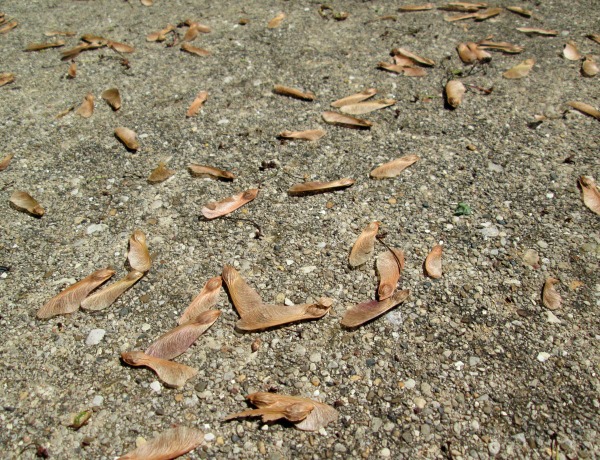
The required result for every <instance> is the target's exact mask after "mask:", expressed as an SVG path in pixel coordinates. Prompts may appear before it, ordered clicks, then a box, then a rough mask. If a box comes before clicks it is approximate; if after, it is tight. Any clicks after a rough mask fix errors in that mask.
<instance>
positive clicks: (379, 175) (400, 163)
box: [370, 155, 420, 179]
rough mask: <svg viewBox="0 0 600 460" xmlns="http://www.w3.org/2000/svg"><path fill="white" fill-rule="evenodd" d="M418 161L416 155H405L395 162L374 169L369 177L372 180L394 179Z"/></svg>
mask: <svg viewBox="0 0 600 460" xmlns="http://www.w3.org/2000/svg"><path fill="white" fill-rule="evenodd" d="M419 159H420V158H419V157H418V156H417V155H406V156H403V157H401V158H396V159H395V160H392V161H390V162H388V163H385V164H382V165H381V166H378V167H377V168H375V169H374V170H373V171H371V173H370V176H371V177H372V178H373V179H387V178H391V177H396V176H398V175H400V173H401V172H402V171H404V170H405V169H406V168H408V167H409V166H411V165H413V164H414V163H416V162H417V161H419Z"/></svg>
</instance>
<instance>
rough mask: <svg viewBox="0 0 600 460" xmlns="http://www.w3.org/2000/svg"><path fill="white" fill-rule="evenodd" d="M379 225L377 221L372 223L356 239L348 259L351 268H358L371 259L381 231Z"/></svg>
mask: <svg viewBox="0 0 600 460" xmlns="http://www.w3.org/2000/svg"><path fill="white" fill-rule="evenodd" d="M379 224H380V223H379V222H377V221H375V222H371V223H370V224H369V225H367V226H366V227H365V229H364V230H363V231H362V233H361V234H360V235H359V236H358V238H357V239H356V242H355V243H354V245H353V246H352V250H351V251H350V257H349V259H348V261H349V264H350V266H351V267H358V266H359V265H362V264H364V263H365V262H366V261H367V260H369V258H370V257H371V254H372V253H373V250H374V249H375V237H376V236H377V232H378V231H379Z"/></svg>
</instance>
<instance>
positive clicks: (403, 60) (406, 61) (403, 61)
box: [392, 54, 417, 67]
mask: <svg viewBox="0 0 600 460" xmlns="http://www.w3.org/2000/svg"><path fill="white" fill-rule="evenodd" d="M392 59H393V60H394V64H396V65H397V66H401V67H415V66H416V65H417V62H415V61H413V60H412V59H410V58H407V57H405V56H400V55H399V54H394V55H393V56H392Z"/></svg>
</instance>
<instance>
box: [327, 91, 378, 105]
mask: <svg viewBox="0 0 600 460" xmlns="http://www.w3.org/2000/svg"><path fill="white" fill-rule="evenodd" d="M375 94H377V90H376V89H375V88H367V89H364V90H362V91H361V92H360V93H356V94H352V95H350V96H346V97H343V98H341V99H338V100H337V101H334V102H332V103H331V107H338V108H339V107H343V106H345V105H350V104H357V103H359V102H362V101H364V100H367V99H369V98H371V97H373V96H375Z"/></svg>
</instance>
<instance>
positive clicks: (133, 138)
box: [115, 126, 140, 152]
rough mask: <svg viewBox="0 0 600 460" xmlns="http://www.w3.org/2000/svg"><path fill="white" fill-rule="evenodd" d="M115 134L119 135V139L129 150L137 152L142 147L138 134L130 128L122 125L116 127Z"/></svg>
mask: <svg viewBox="0 0 600 460" xmlns="http://www.w3.org/2000/svg"><path fill="white" fill-rule="evenodd" d="M115 136H117V139H119V140H120V141H121V142H122V143H123V145H124V146H125V147H126V148H127V149H128V150H131V151H133V152H135V151H137V150H138V149H139V148H140V143H139V142H138V140H137V134H136V133H135V131H133V130H131V129H129V128H125V127H123V126H121V127H119V128H117V129H115Z"/></svg>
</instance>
